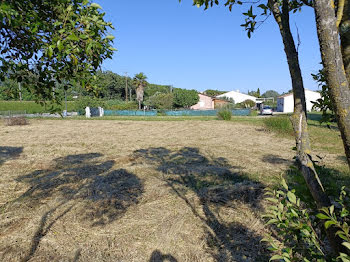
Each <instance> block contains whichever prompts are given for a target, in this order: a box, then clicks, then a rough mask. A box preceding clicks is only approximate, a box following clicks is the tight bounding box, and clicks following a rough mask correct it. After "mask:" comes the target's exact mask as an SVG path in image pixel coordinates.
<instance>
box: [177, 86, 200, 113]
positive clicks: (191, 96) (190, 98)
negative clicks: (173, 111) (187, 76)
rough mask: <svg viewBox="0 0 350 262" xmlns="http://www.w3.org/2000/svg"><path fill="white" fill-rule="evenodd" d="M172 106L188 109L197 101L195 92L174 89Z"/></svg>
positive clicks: (197, 97)
mask: <svg viewBox="0 0 350 262" xmlns="http://www.w3.org/2000/svg"><path fill="white" fill-rule="evenodd" d="M173 94H174V106H175V107H180V108H189V107H190V106H192V105H195V104H196V103H198V101H199V96H198V92H197V91H196V90H187V89H180V88H175V89H174V92H173Z"/></svg>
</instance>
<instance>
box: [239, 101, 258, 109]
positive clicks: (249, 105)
mask: <svg viewBox="0 0 350 262" xmlns="http://www.w3.org/2000/svg"><path fill="white" fill-rule="evenodd" d="M241 105H242V106H243V108H253V107H254V106H255V102H254V101H253V100H250V99H247V100H244V101H243V102H242V103H241Z"/></svg>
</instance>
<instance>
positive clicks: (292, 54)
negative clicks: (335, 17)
mask: <svg viewBox="0 0 350 262" xmlns="http://www.w3.org/2000/svg"><path fill="white" fill-rule="evenodd" d="M269 7H270V10H271V11H272V13H273V15H274V18H275V20H276V22H277V24H278V26H279V29H280V33H281V36H282V40H283V44H284V51H285V53H286V56H287V61H288V66H289V72H290V76H291V79H292V87H293V95H294V113H293V115H292V117H291V121H292V124H293V129H294V135H295V140H296V148H297V162H298V165H299V169H300V171H301V172H302V174H303V176H304V178H305V181H306V182H307V185H308V187H309V189H310V191H311V194H312V195H313V197H314V199H315V201H316V204H317V205H318V206H319V207H325V206H329V205H330V201H329V198H328V196H327V195H326V194H325V193H324V190H323V186H322V184H321V182H320V180H319V178H318V176H317V173H316V171H315V168H314V165H313V162H312V159H311V156H310V154H311V146H310V139H309V133H308V129H307V119H306V102H305V90H304V84H303V78H302V75H301V70H300V65H299V57H298V52H297V50H296V48H295V43H294V39H293V36H292V33H291V30H290V24H289V7H288V1H287V0H284V1H283V6H282V12H281V11H280V6H279V3H278V1H277V0H269Z"/></svg>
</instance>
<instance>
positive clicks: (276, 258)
mask: <svg viewBox="0 0 350 262" xmlns="http://www.w3.org/2000/svg"><path fill="white" fill-rule="evenodd" d="M279 259H283V257H282V256H280V255H274V256H272V257H271V258H270V260H269V261H272V260H279Z"/></svg>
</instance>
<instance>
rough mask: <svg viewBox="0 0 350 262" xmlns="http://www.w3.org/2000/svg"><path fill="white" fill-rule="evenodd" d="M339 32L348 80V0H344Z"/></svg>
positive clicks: (349, 19)
mask: <svg viewBox="0 0 350 262" xmlns="http://www.w3.org/2000/svg"><path fill="white" fill-rule="evenodd" d="M338 15H340V14H338ZM337 18H338V17H337ZM339 34H340V40H341V52H342V56H343V63H344V67H345V73H346V77H347V79H348V82H350V3H349V1H348V0H345V5H344V10H343V14H342V16H341V23H340V25H339Z"/></svg>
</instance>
